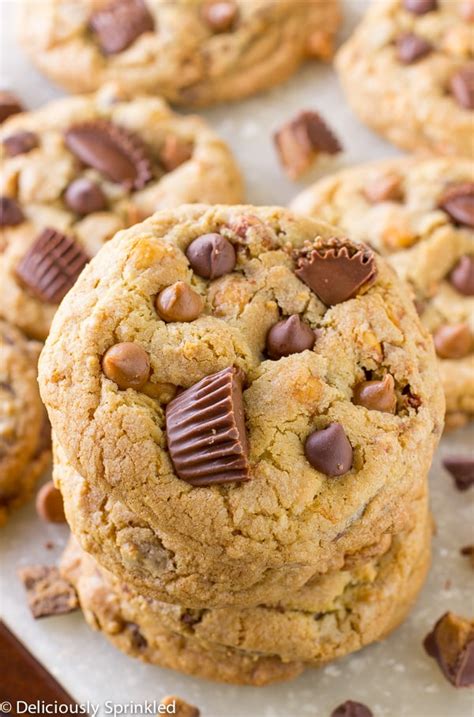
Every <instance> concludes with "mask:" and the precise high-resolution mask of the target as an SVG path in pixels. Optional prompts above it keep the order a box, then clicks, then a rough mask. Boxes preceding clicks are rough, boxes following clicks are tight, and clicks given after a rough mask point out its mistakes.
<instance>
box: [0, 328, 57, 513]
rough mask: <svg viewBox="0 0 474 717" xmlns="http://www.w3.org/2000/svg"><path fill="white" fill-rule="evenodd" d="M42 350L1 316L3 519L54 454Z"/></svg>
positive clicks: (25, 496) (0, 491) (0, 508)
mask: <svg viewBox="0 0 474 717" xmlns="http://www.w3.org/2000/svg"><path fill="white" fill-rule="evenodd" d="M39 350H40V345H39V344H37V343H36V342H33V341H28V340H27V339H26V338H25V337H24V336H23V335H22V334H21V333H20V332H19V331H18V330H17V329H16V328H14V327H13V326H10V325H9V324H8V323H7V322H5V321H2V320H0V525H1V524H2V523H3V522H4V521H5V519H6V518H7V516H8V513H9V512H10V510H12V509H13V508H15V507H17V506H19V505H21V504H22V503H24V502H25V500H27V499H28V498H29V497H30V495H31V493H32V491H33V488H34V485H35V483H36V480H37V479H38V477H39V476H40V475H41V473H42V472H43V471H44V470H45V468H46V467H47V465H48V463H49V460H50V457H51V441H50V430H49V423H48V420H47V417H46V412H45V410H44V407H43V405H42V403H41V400H40V397H39V391H38V384H37V379H36V366H37V360H38V354H39Z"/></svg>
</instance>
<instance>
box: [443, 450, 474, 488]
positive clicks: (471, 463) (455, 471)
mask: <svg viewBox="0 0 474 717" xmlns="http://www.w3.org/2000/svg"><path fill="white" fill-rule="evenodd" d="M443 466H444V467H445V468H446V470H447V471H448V473H450V475H451V476H452V478H453V480H454V483H455V485H456V488H457V489H458V490H460V491H464V490H467V489H468V488H470V487H471V486H472V485H474V458H473V457H472V456H447V457H446V458H444V459H443Z"/></svg>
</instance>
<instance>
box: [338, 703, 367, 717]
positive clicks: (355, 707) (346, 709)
mask: <svg viewBox="0 0 474 717" xmlns="http://www.w3.org/2000/svg"><path fill="white" fill-rule="evenodd" d="M331 717H374V714H373V712H372V710H369V708H368V707H366V706H365V705H363V704H362V702H353V700H347V701H346V702H344V704H342V705H339V707H336V709H335V710H333V711H332V712H331Z"/></svg>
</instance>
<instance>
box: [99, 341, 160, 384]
mask: <svg viewBox="0 0 474 717" xmlns="http://www.w3.org/2000/svg"><path fill="white" fill-rule="evenodd" d="M102 369H103V371H104V373H105V375H106V376H107V378H109V379H110V380H111V381H114V383H116V384H117V386H118V387H119V388H121V389H123V390H125V389H127V388H135V389H136V390H138V389H140V388H142V387H143V386H144V385H145V383H146V382H147V381H148V378H149V376H150V359H149V357H148V354H147V352H146V351H145V349H144V348H142V347H141V346H139V345H138V344H134V343H132V342H130V341H124V342H123V343H119V344H115V345H114V346H111V347H110V348H109V349H107V351H106V352H105V354H104V357H103V359H102Z"/></svg>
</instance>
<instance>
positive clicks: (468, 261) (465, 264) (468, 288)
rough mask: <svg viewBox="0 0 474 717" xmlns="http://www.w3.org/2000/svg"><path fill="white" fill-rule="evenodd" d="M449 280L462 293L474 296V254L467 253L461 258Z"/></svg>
mask: <svg viewBox="0 0 474 717" xmlns="http://www.w3.org/2000/svg"><path fill="white" fill-rule="evenodd" d="M449 281H450V282H451V284H452V285H453V286H454V288H455V289H456V291H459V293H460V294H463V295H464V296H474V255H472V256H469V255H468V254H465V255H464V256H462V257H461V258H460V259H459V261H458V263H457V264H456V266H455V267H454V269H453V270H452V272H451V274H450V275H449Z"/></svg>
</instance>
